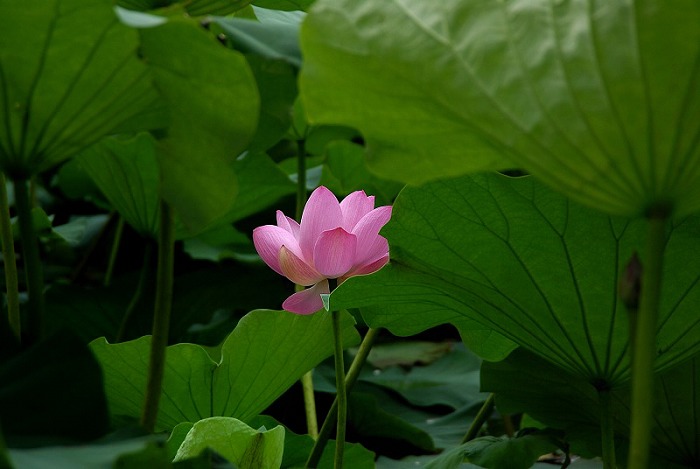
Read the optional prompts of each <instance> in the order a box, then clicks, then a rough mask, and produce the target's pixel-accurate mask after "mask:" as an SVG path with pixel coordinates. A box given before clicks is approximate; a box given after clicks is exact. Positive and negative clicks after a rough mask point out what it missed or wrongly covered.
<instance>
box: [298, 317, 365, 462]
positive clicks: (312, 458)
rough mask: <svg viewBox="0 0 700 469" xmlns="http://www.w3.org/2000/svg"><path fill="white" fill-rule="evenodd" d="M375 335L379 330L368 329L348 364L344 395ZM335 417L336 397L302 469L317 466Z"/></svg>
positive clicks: (336, 412)
mask: <svg viewBox="0 0 700 469" xmlns="http://www.w3.org/2000/svg"><path fill="white" fill-rule="evenodd" d="M377 335H379V329H368V330H367V333H366V334H365V338H364V339H362V343H361V344H360V348H359V349H358V351H357V355H355V358H354V359H353V361H352V363H351V364H350V369H349V370H348V374H347V375H346V376H345V390H346V393H349V392H350V390H351V389H352V387H353V386H354V385H355V382H357V378H358V377H359V376H360V371H362V367H363V366H364V364H365V362H366V361H367V356H368V355H369V352H370V351H371V350H372V345H374V341H375V339H376V338H377ZM337 416H338V399H337V397H336V399H334V400H333V404H332V405H331V408H330V410H329V411H328V415H326V420H324V421H323V425H322V426H321V431H320V432H319V434H318V439H317V440H316V443H314V447H313V448H312V449H311V454H309V458H308V460H307V461H306V465H305V466H304V467H307V468H311V467H316V466H317V465H318V462H319V461H320V460H321V455H322V454H323V450H324V448H325V447H326V443H327V442H328V439H329V438H330V436H331V431H332V429H333V426H334V425H335V423H336V421H337V420H336V418H337Z"/></svg>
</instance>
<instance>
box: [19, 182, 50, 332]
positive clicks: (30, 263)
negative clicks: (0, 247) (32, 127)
mask: <svg viewBox="0 0 700 469" xmlns="http://www.w3.org/2000/svg"><path fill="white" fill-rule="evenodd" d="M12 182H13V183H14V188H15V207H16V208H17V220H18V222H19V232H20V236H21V243H22V253H23V254H24V271H25V275H26V278H27V294H28V297H29V301H28V304H27V313H28V321H27V326H28V327H27V329H28V330H27V337H28V338H29V341H30V342H36V341H38V340H39V339H40V338H41V337H42V336H43V333H44V273H43V269H42V266H41V259H40V257H39V244H38V239H37V234H36V230H34V222H33V221H32V203H31V200H30V198H29V189H28V187H27V185H28V181H27V180H26V179H15V180H13V181H12Z"/></svg>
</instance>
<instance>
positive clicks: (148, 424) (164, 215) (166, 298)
mask: <svg viewBox="0 0 700 469" xmlns="http://www.w3.org/2000/svg"><path fill="white" fill-rule="evenodd" d="M174 250H175V223H174V220H173V212H172V208H171V207H170V206H169V205H168V204H167V203H166V202H165V201H163V200H161V203H160V230H159V233H158V271H157V273H156V302H155V311H154V314H153V334H152V336H151V356H150V361H149V365H148V378H147V383H146V395H145V400H144V405H143V413H142V415H141V425H142V426H143V428H144V429H145V430H146V431H148V432H149V433H152V432H153V431H154V430H155V425H156V420H157V418H158V405H159V403H160V395H161V391H162V387H163V375H164V372H165V356H166V351H167V345H168V333H169V331H170V311H171V309H172V301H173V267H174V257H175V256H174Z"/></svg>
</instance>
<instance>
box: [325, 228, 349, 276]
mask: <svg viewBox="0 0 700 469" xmlns="http://www.w3.org/2000/svg"><path fill="white" fill-rule="evenodd" d="M356 249H357V238H356V237H355V235H353V234H350V233H348V232H347V231H345V230H344V229H342V228H336V229H334V230H329V231H324V232H323V233H321V236H319V238H318V241H317V242H316V246H314V265H315V266H316V269H318V271H319V272H320V273H321V274H323V275H324V276H325V277H327V278H337V277H340V276H341V275H343V274H344V273H346V272H347V271H348V270H350V268H352V266H353V264H355V251H356Z"/></svg>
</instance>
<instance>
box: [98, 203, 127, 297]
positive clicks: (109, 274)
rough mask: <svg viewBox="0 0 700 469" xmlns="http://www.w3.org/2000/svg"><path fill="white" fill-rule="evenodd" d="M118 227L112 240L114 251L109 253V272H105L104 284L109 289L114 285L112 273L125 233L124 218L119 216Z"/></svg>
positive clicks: (111, 250)
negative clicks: (110, 285)
mask: <svg viewBox="0 0 700 469" xmlns="http://www.w3.org/2000/svg"><path fill="white" fill-rule="evenodd" d="M117 217H118V218H117V227H116V228H115V230H114V239H113V240H112V249H110V252H109V261H108V262H107V270H106V271H105V278H104V280H103V281H102V284H103V285H104V286H105V287H107V286H109V284H110V283H112V273H113V272H114V265H115V264H116V262H117V254H118V253H119V243H121V240H122V233H123V232H124V217H122V216H121V215H117Z"/></svg>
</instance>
